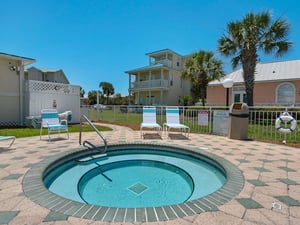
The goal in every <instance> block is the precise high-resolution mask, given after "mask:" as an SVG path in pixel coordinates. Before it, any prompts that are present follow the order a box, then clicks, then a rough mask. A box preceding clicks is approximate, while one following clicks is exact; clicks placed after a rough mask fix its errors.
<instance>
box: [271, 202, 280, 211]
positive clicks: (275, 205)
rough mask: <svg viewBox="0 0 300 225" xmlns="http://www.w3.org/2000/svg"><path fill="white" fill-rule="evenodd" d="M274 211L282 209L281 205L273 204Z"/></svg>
mask: <svg viewBox="0 0 300 225" xmlns="http://www.w3.org/2000/svg"><path fill="white" fill-rule="evenodd" d="M272 209H281V205H280V204H279V203H276V202H273V204H272Z"/></svg>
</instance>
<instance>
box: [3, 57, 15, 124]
mask: <svg viewBox="0 0 300 225" xmlns="http://www.w3.org/2000/svg"><path fill="white" fill-rule="evenodd" d="M9 65H18V62H17V61H14V60H7V59H0V106H1V110H0V125H1V126H11V125H18V124H19V122H20V114H19V113H20V109H19V107H20V95H19V90H20V88H19V79H20V77H19V75H18V71H16V70H10V69H9Z"/></svg>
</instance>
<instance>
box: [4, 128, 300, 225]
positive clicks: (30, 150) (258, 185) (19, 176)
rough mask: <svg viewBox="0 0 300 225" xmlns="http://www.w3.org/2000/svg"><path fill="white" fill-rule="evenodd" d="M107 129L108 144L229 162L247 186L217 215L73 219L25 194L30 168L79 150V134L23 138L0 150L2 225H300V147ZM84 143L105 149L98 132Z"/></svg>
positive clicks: (84, 138) (204, 136)
mask: <svg viewBox="0 0 300 225" xmlns="http://www.w3.org/2000/svg"><path fill="white" fill-rule="evenodd" d="M105 125H106V126H111V127H112V128H113V131H107V132H103V135H104V136H105V138H106V139H107V140H108V144H118V143H133V142H138V143H142V142H146V143H156V144H167V145H178V146H181V147H188V148H194V149H198V150H199V151H203V150H205V151H207V152H210V153H213V154H215V155H218V156H220V157H223V158H225V159H227V160H228V161H230V162H231V163H233V164H234V165H235V166H237V167H238V168H239V169H240V170H241V171H242V172H243V175H244V178H245V181H244V187H243V189H242V191H241V192H240V193H239V194H238V195H237V196H235V197H234V198H233V199H232V200H230V201H229V202H227V203H225V204H224V205H221V206H219V207H218V209H217V210H216V211H212V212H204V213H200V214H197V215H193V216H186V217H183V218H180V219H175V220H169V221H165V222H132V223H131V222H120V223H109V222H101V221H94V220H87V219H83V218H78V217H73V216H68V215H64V214H60V213H55V212H53V211H51V210H49V209H47V208H44V207H42V206H40V205H38V204H36V203H34V202H33V201H31V200H30V199H29V198H27V197H26V195H25V194H24V192H23V186H22V182H23V178H24V175H25V174H26V173H27V172H28V171H29V170H30V168H31V167H32V166H33V165H35V164H36V163H39V162H40V161H42V160H43V159H45V158H46V157H49V156H53V155H57V154H60V153H62V152H65V151H67V150H68V151H69V150H72V149H77V148H78V147H79V143H78V137H79V134H78V133H71V134H70V139H69V140H55V141H52V142H48V141H47V140H46V136H45V137H44V140H40V139H39V137H31V138H18V139H16V141H15V143H14V145H13V147H14V148H15V149H13V150H0V159H1V161H0V224H9V225H13V224H16V225H20V224H27V225H33V224H76V225H77V224H88V225H94V224H103V225H106V224H119V225H120V224H128V225H129V224H154V225H158V224H159V225H162V224H174V225H176V224H210V225H212V224H222V225H225V224H230V225H233V224H238V225H250V224H278V225H285V224H288V225H296V224H300V173H299V172H300V149H299V148H292V147H288V146H285V145H274V144H270V143H263V142H255V141H238V140H231V139H228V138H226V137H221V136H214V135H202V134H190V137H189V139H188V140H185V139H182V138H181V136H174V137H173V138H171V139H168V138H167V137H165V136H163V138H162V139H157V138H155V136H154V135H149V136H148V137H147V138H146V139H143V140H142V139H141V138H140V133H139V131H133V130H131V129H129V128H127V127H120V126H112V125H107V124H105ZM153 136H154V137H153ZM61 137H64V136H63V134H61ZM152 138H153V139H152ZM83 140H89V141H91V142H92V143H93V144H97V145H102V142H101V140H100V138H99V137H98V136H97V134H96V133H95V132H89V133H83Z"/></svg>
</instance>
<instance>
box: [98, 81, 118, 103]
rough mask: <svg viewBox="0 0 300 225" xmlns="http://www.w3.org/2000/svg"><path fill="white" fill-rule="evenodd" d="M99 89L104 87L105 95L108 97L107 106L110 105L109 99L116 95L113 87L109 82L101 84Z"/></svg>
mask: <svg viewBox="0 0 300 225" xmlns="http://www.w3.org/2000/svg"><path fill="white" fill-rule="evenodd" d="M99 87H102V91H103V94H104V95H106V104H108V97H109V96H110V95H113V94H114V93H115V89H114V87H113V85H112V84H111V83H108V82H101V83H100V84H99Z"/></svg>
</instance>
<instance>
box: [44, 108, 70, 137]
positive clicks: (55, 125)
mask: <svg viewBox="0 0 300 225" xmlns="http://www.w3.org/2000/svg"><path fill="white" fill-rule="evenodd" d="M41 119H42V123H41V131H40V140H42V132H43V128H47V129H48V138H49V141H51V133H52V132H57V133H60V132H61V131H64V132H66V133H67V137H68V139H69V130H68V121H67V120H61V121H60V120H59V115H58V112H57V111H56V110H55V109H43V110H42V111H41Z"/></svg>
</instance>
